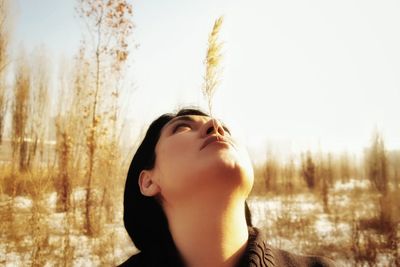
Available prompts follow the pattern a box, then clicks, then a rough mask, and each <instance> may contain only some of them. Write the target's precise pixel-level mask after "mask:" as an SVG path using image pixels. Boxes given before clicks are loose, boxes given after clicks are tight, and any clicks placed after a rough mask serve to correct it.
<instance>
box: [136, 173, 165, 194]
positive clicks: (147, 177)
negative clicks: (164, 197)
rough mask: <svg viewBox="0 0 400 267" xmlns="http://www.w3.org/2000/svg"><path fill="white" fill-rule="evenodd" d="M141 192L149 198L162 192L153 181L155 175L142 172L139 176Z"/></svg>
mask: <svg viewBox="0 0 400 267" xmlns="http://www.w3.org/2000/svg"><path fill="white" fill-rule="evenodd" d="M139 188H140V192H141V193H142V194H143V195H144V196H147V197H152V196H155V195H156V194H158V193H159V192H160V191H161V190H160V187H159V185H158V184H157V183H155V182H154V181H153V173H152V172H151V171H149V170H142V171H141V172H140V175H139Z"/></svg>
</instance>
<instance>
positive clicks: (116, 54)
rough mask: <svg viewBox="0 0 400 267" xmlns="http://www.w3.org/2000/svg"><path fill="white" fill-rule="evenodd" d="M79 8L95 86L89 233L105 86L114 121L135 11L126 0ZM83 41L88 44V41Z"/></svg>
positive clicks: (84, 2)
mask: <svg viewBox="0 0 400 267" xmlns="http://www.w3.org/2000/svg"><path fill="white" fill-rule="evenodd" d="M76 10H77V13H78V14H79V16H80V17H81V18H82V20H83V21H84V22H85V24H86V26H87V30H88V31H87V33H88V35H87V36H88V38H87V39H88V41H89V42H90V45H89V47H90V48H91V49H88V50H86V52H87V53H86V54H85V56H86V57H87V59H88V62H89V64H92V72H91V75H90V76H91V79H92V81H93V87H92V88H90V91H91V92H90V95H91V96H92V101H91V102H90V103H89V106H88V111H89V119H90V124H89V125H88V130H87V133H86V143H87V146H86V147H87V156H88V161H87V162H88V167H87V184H86V212H85V214H86V220H85V221H86V226H85V229H86V231H87V234H88V235H93V234H94V232H95V231H94V228H93V227H94V224H93V223H92V217H93V216H92V211H91V206H92V202H93V199H92V198H93V196H92V184H93V170H94V165H95V159H96V153H97V150H98V149H99V147H98V144H99V138H100V136H101V135H106V134H107V127H105V124H106V123H107V119H106V118H107V112H102V110H101V105H103V106H104V105H106V104H107V103H106V102H105V101H104V97H106V96H107V95H106V91H105V89H106V88H107V87H108V88H111V89H110V90H109V91H108V92H109V93H110V96H111V97H112V99H113V103H114V105H113V107H114V112H113V114H111V116H108V118H109V119H111V122H112V121H113V120H114V121H116V116H117V111H116V106H117V105H116V104H115V103H117V102H118V96H119V92H118V87H117V86H116V84H117V83H116V81H118V80H119V78H120V77H121V73H122V70H123V68H124V65H125V62H126V60H127V58H128V54H129V46H128V41H127V40H128V38H129V36H130V34H131V32H132V29H133V27H134V25H133V22H132V14H133V11H132V6H131V4H129V3H128V2H127V1H126V0H78V1H77V8H76ZM83 43H84V44H86V42H83ZM106 77H107V79H106ZM107 82H108V84H107V85H106V83H107ZM114 126H115V124H114ZM114 136H115V135H114ZM105 190H106V189H105ZM103 195H104V194H103Z"/></svg>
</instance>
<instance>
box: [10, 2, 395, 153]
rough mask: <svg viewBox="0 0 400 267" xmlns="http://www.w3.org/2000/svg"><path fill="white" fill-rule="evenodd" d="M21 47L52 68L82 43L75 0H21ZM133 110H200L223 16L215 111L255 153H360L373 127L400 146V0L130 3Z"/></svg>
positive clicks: (140, 117)
mask: <svg viewBox="0 0 400 267" xmlns="http://www.w3.org/2000/svg"><path fill="white" fill-rule="evenodd" d="M17 2H18V10H19V11H18V13H19V15H18V19H17V22H18V23H17V24H16V29H15V30H16V32H15V36H14V37H15V40H16V43H20V42H23V44H24V46H25V48H28V49H31V48H33V47H35V46H37V45H39V44H44V45H45V46H46V47H47V48H48V49H49V51H50V54H51V55H52V58H53V60H54V62H53V63H55V64H56V63H57V60H58V58H61V56H62V55H64V56H65V55H67V56H70V55H73V54H74V53H75V52H76V49H77V45H78V43H79V38H80V29H79V23H78V20H77V19H76V18H75V16H74V10H73V7H74V3H75V1H73V0H68V1H67V0H63V1H61V0H59V1H54V0H18V1H17ZM133 8H134V13H135V14H134V23H135V24H136V28H135V30H134V38H135V40H136V42H137V43H138V44H139V45H140V47H139V48H138V49H136V50H135V51H133V52H132V54H131V55H132V60H133V61H132V63H131V68H130V69H129V72H128V74H127V78H128V79H129V82H130V83H131V84H132V83H133V84H134V85H135V88H136V91H135V93H134V99H133V100H132V103H131V104H130V106H131V107H132V108H131V109H130V113H129V115H128V116H129V117H131V118H134V119H135V120H136V122H137V124H136V125H140V124H143V123H144V124H147V123H149V122H150V121H151V120H153V119H154V118H155V117H156V116H158V115H160V114H161V113H164V112H169V111H173V110H175V109H176V107H178V106H185V105H200V106H202V107H205V102H204V100H203V96H202V93H201V85H202V79H203V73H204V65H203V61H204V56H205V51H206V47H207V38H208V34H209V32H210V31H211V28H212V25H213V22H214V20H215V19H216V18H217V17H219V16H220V15H224V23H223V26H222V32H221V36H220V37H221V41H223V42H224V45H223V56H224V59H223V62H222V67H223V71H222V80H221V84H220V87H219V88H218V89H217V92H216V95H215V99H214V110H215V115H216V116H217V117H219V118H221V119H223V120H224V122H225V123H226V124H228V125H230V126H231V128H232V130H233V131H234V133H236V135H237V136H238V137H239V139H240V140H242V141H243V142H245V144H246V145H247V146H248V147H249V150H250V152H251V153H255V154H256V155H259V154H260V153H261V154H264V153H265V152H266V149H267V148H269V149H272V150H279V151H281V152H282V153H284V154H285V153H295V152H299V151H304V150H306V149H312V150H322V151H325V152H328V151H332V152H340V151H343V150H347V151H350V152H360V151H361V150H362V149H363V147H365V146H367V145H368V144H369V142H370V139H371V136H372V132H373V130H374V129H375V128H377V129H378V130H379V131H380V132H381V133H382V134H383V136H384V138H385V141H386V146H387V147H388V148H390V149H400V120H399V115H400V104H399V102H400V1H397V0H392V1H389V0H382V1H366V0H364V1H361V0H360V1H356V0H336V1H320V0H308V1H299V0H290V1H289V0H287V1H266V0H249V1H229V0H224V1H216V0H214V1H213V0H203V1H193V0H192V1H183V0H181V1H178V0H170V1H155V0H143V1H133Z"/></svg>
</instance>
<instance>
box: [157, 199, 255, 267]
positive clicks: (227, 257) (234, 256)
mask: <svg viewBox="0 0 400 267" xmlns="http://www.w3.org/2000/svg"><path fill="white" fill-rule="evenodd" d="M182 202H183V201H182ZM164 210H165V212H166V215H167V218H168V223H169V228H170V231H171V234H172V238H173V240H174V242H175V245H176V247H177V249H178V251H179V253H180V255H181V256H182V258H183V260H184V262H185V265H186V266H187V267H200V266H210V267H232V266H235V264H236V263H237V261H238V260H239V259H240V257H241V255H242V254H243V252H244V251H245V248H246V244H247V240H248V229H247V224H246V217H245V209H244V200H241V201H238V200H236V201H234V200H227V201H221V200H220V199H219V200H214V201H213V200H211V199H210V198H207V201H204V198H203V199H202V201H196V200H191V201H184V202H183V204H181V205H179V207H174V206H170V205H168V204H166V205H164Z"/></svg>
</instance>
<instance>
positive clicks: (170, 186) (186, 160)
mask: <svg viewBox="0 0 400 267" xmlns="http://www.w3.org/2000/svg"><path fill="white" fill-rule="evenodd" d="M156 155H157V156H156V167H157V172H158V175H159V182H160V186H161V189H162V191H163V194H164V195H168V194H177V193H178V192H181V191H182V190H183V189H184V188H185V187H186V185H185V183H186V182H187V181H188V179H187V176H188V175H190V173H192V172H193V165H194V164H195V163H196V154H195V149H194V148H193V143H192V142H188V141H187V140H185V139H183V140H179V141H176V142H169V143H168V144H163V145H162V146H160V147H159V149H156Z"/></svg>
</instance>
